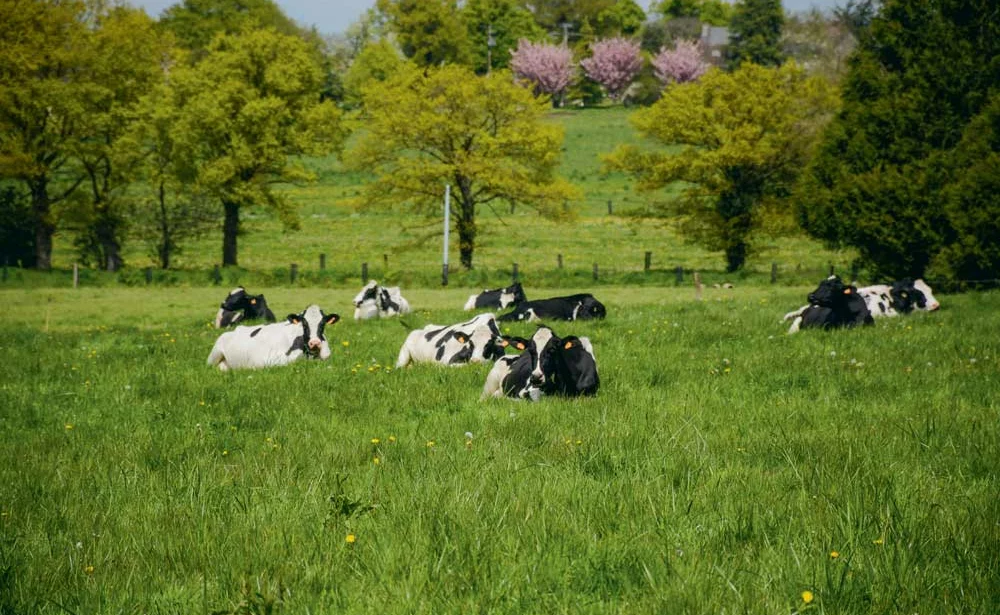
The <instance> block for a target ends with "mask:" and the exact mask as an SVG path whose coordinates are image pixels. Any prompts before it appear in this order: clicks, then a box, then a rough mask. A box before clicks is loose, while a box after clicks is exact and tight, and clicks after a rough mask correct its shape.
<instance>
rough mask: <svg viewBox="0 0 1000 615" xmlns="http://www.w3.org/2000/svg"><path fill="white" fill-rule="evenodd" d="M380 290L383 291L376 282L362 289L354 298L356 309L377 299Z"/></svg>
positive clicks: (373, 281)
mask: <svg viewBox="0 0 1000 615" xmlns="http://www.w3.org/2000/svg"><path fill="white" fill-rule="evenodd" d="M379 290H381V287H380V286H379V285H378V284H377V283H376V282H375V280H372V281H371V282H369V283H367V284H365V287H364V288H362V289H361V292H359V293H358V294H357V295H356V296H355V297H354V307H360V306H361V304H362V303H364V302H365V301H368V300H373V299H376V298H377V297H378V293H379Z"/></svg>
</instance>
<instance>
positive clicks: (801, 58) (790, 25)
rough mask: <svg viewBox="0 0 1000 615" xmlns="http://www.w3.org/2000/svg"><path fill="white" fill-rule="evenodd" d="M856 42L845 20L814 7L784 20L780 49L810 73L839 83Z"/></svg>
mask: <svg viewBox="0 0 1000 615" xmlns="http://www.w3.org/2000/svg"><path fill="white" fill-rule="evenodd" d="M856 42H857V40H856V38H855V37H854V35H853V34H852V33H851V29H850V28H849V27H848V26H847V25H846V24H845V23H844V22H843V21H841V20H839V19H831V18H830V17H828V16H827V15H826V14H824V13H823V12H822V11H820V10H819V9H815V8H814V9H812V10H810V11H807V12H805V13H792V14H791V15H789V16H788V17H787V18H786V19H785V25H784V29H783V33H782V38H781V47H782V51H783V53H784V55H785V57H787V58H788V59H790V60H794V61H795V62H796V63H797V64H799V65H800V66H802V67H804V68H805V69H806V71H808V72H809V73H811V74H814V75H820V76H823V77H826V78H827V79H829V80H830V81H833V82H837V81H839V80H840V79H841V78H842V77H843V75H844V73H845V72H846V71H847V58H848V56H850V54H851V52H852V51H854V47H855V44H856Z"/></svg>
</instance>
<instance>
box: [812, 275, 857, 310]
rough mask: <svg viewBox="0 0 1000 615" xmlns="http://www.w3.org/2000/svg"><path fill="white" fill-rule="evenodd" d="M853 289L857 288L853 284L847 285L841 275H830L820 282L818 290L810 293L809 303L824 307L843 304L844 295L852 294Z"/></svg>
mask: <svg viewBox="0 0 1000 615" xmlns="http://www.w3.org/2000/svg"><path fill="white" fill-rule="evenodd" d="M851 289H854V290H857V289H856V288H854V287H853V286H845V285H844V283H843V281H841V279H840V278H839V277H837V276H830V277H829V278H827V279H825V280H823V281H822V282H820V283H819V287H817V288H816V290H814V291H813V292H811V293H809V303H811V304H813V305H821V306H823V307H833V306H834V305H836V304H841V305H843V297H844V295H849V294H851V292H853V291H852V290H851Z"/></svg>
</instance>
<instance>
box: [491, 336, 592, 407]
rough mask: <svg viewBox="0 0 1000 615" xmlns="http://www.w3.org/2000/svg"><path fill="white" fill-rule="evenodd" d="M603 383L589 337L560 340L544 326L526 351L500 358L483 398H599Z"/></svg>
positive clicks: (529, 342)
mask: <svg viewBox="0 0 1000 615" xmlns="http://www.w3.org/2000/svg"><path fill="white" fill-rule="evenodd" d="M600 385H601V380H600V377H599V376H598V374H597V360H596V359H595V358H594V348H593V346H592V345H591V343H590V340H589V339H587V338H586V337H577V336H575V335H571V336H568V337H565V338H560V337H559V336H558V335H556V333H555V331H553V330H552V329H550V328H549V327H545V326H540V327H539V328H538V329H537V330H536V331H535V334H534V335H533V336H531V339H530V340H528V343H527V345H526V348H525V350H524V352H522V353H521V354H520V355H516V356H513V355H512V356H503V357H500V358H499V359H498V360H497V362H496V364H495V365H494V366H493V369H492V370H490V373H489V375H488V376H487V377H486V384H485V385H484V386H483V393H482V395H481V396H480V399H487V398H489V397H505V396H506V397H513V398H515V399H531V400H532V401H537V400H538V399H539V398H540V397H541V396H542V395H563V396H566V397H578V396H581V395H586V396H591V395H596V394H597V390H598V389H599V388H600Z"/></svg>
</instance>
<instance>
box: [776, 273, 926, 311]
mask: <svg viewBox="0 0 1000 615" xmlns="http://www.w3.org/2000/svg"><path fill="white" fill-rule="evenodd" d="M858 295H860V296H861V298H862V299H864V300H865V305H867V306H868V311H869V312H871V315H872V318H892V317H894V316H899V315H900V314H909V313H910V312H913V311H914V310H920V311H928V312H933V311H935V310H938V309H940V308H941V304H940V303H938V300H937V299H935V298H934V293H933V292H931V287H930V286H929V285H928V284H927V282H924V281H923V280H922V279H919V278H918V279H916V280H914V279H913V278H906V279H904V280H898V281H896V282H893V283H892V285H891V286H890V285H888V284H875V285H873V286H863V287H861V288H859V289H858ZM807 307H809V306H808V305H803V306H802V307H800V308H799V309H797V310H794V311H792V312H789V313H787V314H785V317H784V320H792V319H793V318H795V317H796V316H800V315H801V314H802V312H804V311H805V309H806V308H807Z"/></svg>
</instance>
